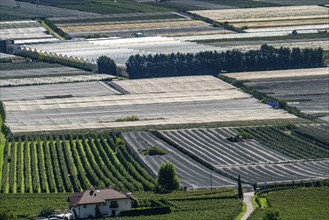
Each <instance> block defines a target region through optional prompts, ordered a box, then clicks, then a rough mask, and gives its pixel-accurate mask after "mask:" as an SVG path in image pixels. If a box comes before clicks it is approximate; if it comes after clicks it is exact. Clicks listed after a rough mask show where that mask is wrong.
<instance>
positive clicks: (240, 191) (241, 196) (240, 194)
mask: <svg viewBox="0 0 329 220" xmlns="http://www.w3.org/2000/svg"><path fill="white" fill-rule="evenodd" d="M238 197H239V199H243V191H242V184H241V177H240V174H239V178H238Z"/></svg>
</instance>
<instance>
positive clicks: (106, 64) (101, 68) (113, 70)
mask: <svg viewBox="0 0 329 220" xmlns="http://www.w3.org/2000/svg"><path fill="white" fill-rule="evenodd" d="M97 66H98V72H99V73H106V74H111V75H114V76H116V75H117V74H118V72H117V66H116V64H115V62H114V60H112V59H111V58H109V57H107V56H100V57H99V58H98V59H97Z"/></svg>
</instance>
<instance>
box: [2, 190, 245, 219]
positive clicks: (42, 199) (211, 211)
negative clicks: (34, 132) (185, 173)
mask: <svg viewBox="0 0 329 220" xmlns="http://www.w3.org/2000/svg"><path fill="white" fill-rule="evenodd" d="M70 195H72V193H39V194H31V193H25V194H2V195H1V196H0V213H1V212H3V211H5V210H7V211H8V212H10V213H15V214H19V216H17V218H14V219H27V218H29V217H32V216H37V215H38V214H39V213H40V211H41V209H42V208H43V207H45V206H52V207H55V209H56V210H61V211H63V212H65V211H67V209H68V204H67V198H68V197H69V196H70ZM133 195H134V197H136V198H138V200H141V201H153V202H150V203H149V205H150V206H148V207H152V206H153V207H161V206H169V207H170V209H171V213H169V214H163V215H153V216H139V217H134V218H132V217H120V219H121V220H128V219H140V220H151V219H152V220H153V219H154V220H157V219H160V220H167V219H169V220H180V219H186V218H185V217H186V216H187V217H188V219H190V220H198V219H200V216H202V219H205V220H213V219H234V217H235V216H237V215H238V214H239V212H240V211H241V206H242V205H241V202H240V201H239V200H238V199H236V190H229V189H213V190H195V191H174V192H172V193H168V194H155V193H153V192H134V193H133ZM146 207H147V206H146ZM218 210H221V211H220V212H219V211H218Z"/></svg>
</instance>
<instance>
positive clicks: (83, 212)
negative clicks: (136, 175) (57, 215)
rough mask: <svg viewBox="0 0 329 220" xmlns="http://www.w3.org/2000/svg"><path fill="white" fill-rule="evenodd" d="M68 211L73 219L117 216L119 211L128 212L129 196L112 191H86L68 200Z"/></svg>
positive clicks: (129, 207) (130, 203)
mask: <svg viewBox="0 0 329 220" xmlns="http://www.w3.org/2000/svg"><path fill="white" fill-rule="evenodd" d="M68 202H69V203H70V210H71V212H72V213H73V215H74V217H75V218H79V219H80V218H90V217H98V216H97V215H98V214H99V215H101V216H103V217H104V216H118V215H119V214H120V212H121V211H124V210H130V209H131V207H132V199H131V197H130V195H129V194H128V193H127V194H124V193H120V192H118V191H116V190H114V189H111V188H109V189H97V190H86V191H84V192H81V193H76V194H74V195H72V196H70V197H69V198H68Z"/></svg>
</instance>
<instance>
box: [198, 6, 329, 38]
mask: <svg viewBox="0 0 329 220" xmlns="http://www.w3.org/2000/svg"><path fill="white" fill-rule="evenodd" d="M192 13H194V14H196V15H199V16H202V17H206V18H208V19H212V20H214V21H216V22H220V23H224V22H229V23H230V24H232V25H234V26H235V27H237V28H245V27H246V28H248V29H250V28H251V29H252V28H257V29H260V28H269V27H285V26H298V25H319V24H327V20H328V9H327V8H325V7H322V6H317V5H311V6H284V7H263V8H248V9H222V10H203V11H192ZM269 31H271V30H269ZM273 31H274V30H273ZM247 32H248V30H247Z"/></svg>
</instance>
